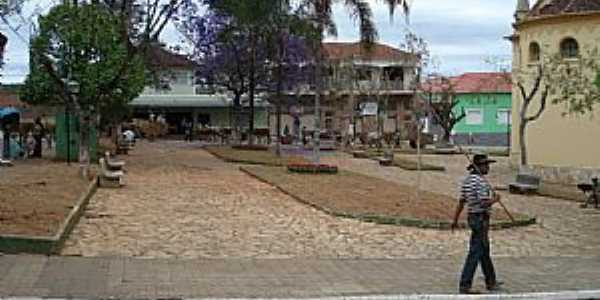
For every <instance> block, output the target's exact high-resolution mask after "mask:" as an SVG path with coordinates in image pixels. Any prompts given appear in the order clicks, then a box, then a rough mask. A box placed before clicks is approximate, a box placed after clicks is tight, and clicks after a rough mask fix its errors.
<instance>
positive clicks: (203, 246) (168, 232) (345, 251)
mask: <svg viewBox="0 0 600 300" xmlns="http://www.w3.org/2000/svg"><path fill="white" fill-rule="evenodd" d="M126 159H127V162H128V164H127V170H128V173H127V177H126V180H127V186H126V187H125V188H123V189H100V190H98V192H97V194H96V195H95V196H94V197H93V198H92V200H91V202H90V204H89V206H88V208H87V211H86V213H85V215H84V217H83V218H82V219H81V221H80V223H79V224H78V225H77V227H76V228H75V230H74V232H73V233H72V234H71V237H70V238H69V240H68V241H67V243H66V247H65V248H64V249H63V253H62V254H64V255H78V256H79V255H80V256H126V257H142V258H270V259H272V258H311V259H315V258H317V259H397V258H452V259H460V258H461V257H463V255H464V252H465V249H466V247H467V241H468V232H467V231H460V232H456V233H451V232H449V231H438V230H423V229H418V228H412V227H401V226H392V225H378V224H372V223H364V222H360V221H357V220H351V219H344V218H337V217H332V216H329V215H327V214H324V213H322V212H320V211H318V210H315V209H313V208H311V207H308V206H306V205H303V204H300V203H298V202H297V201H295V200H294V199H292V198H291V197H289V196H287V195H285V194H283V193H281V192H280V191H279V190H277V189H275V188H274V187H272V186H269V185H267V184H264V183H262V182H259V181H258V180H255V179H253V178H251V177H249V176H248V175H246V174H244V173H242V172H240V171H239V168H238V166H237V165H235V164H227V163H224V162H222V161H220V160H218V159H216V158H214V157H213V156H211V155H210V154H208V153H207V152H205V151H204V150H202V149H200V148H199V147H198V145H197V144H184V143H180V142H173V141H170V142H155V143H146V142H141V143H140V145H139V146H138V147H137V148H136V149H135V150H134V151H133V152H132V153H131V155H129V156H126ZM432 159H433V158H432ZM436 159H442V160H445V162H444V161H438V162H437V163H444V164H445V165H447V166H448V169H449V170H448V172H446V173H436V172H424V173H423V175H422V176H421V186H422V188H423V189H427V190H431V191H435V192H440V193H446V194H449V195H456V192H457V188H458V182H459V181H460V178H461V176H463V174H464V166H465V165H466V159H464V158H462V157H460V156H451V157H442V158H436ZM324 160H325V161H326V162H335V163H336V164H338V165H340V166H341V167H342V168H343V169H348V170H353V171H356V172H361V173H365V174H367V175H371V176H377V177H381V178H384V179H386V180H389V181H392V182H394V181H396V182H401V183H408V184H414V183H415V180H416V177H417V176H416V174H415V173H414V172H407V171H403V170H401V169H399V168H382V167H380V166H378V165H377V163H376V162H374V161H370V160H358V159H352V158H350V156H349V155H346V154H336V155H328V156H327V157H326V158H325V159H324ZM462 160H465V161H462ZM505 163H506V161H504V162H500V163H499V164H498V168H499V172H498V173H501V174H506V173H507V172H506V170H502V168H505V165H506V164H505ZM492 172H493V171H492ZM500 177H503V176H500ZM500 177H498V176H496V177H492V179H493V180H494V182H496V183H506V182H501V181H502V180H501V179H502V178H500ZM504 177H506V176H504ZM504 197H505V203H506V205H507V206H508V207H509V208H510V209H512V210H514V211H518V212H523V213H527V214H530V215H535V216H538V220H539V224H537V225H533V226H528V227H524V228H515V229H509V230H501V231H494V232H493V233H492V235H491V236H492V242H493V244H492V253H493V254H494V255H495V256H497V257H523V256H534V257H539V256H593V255H597V254H598V253H600V235H598V232H599V231H600V213H599V212H598V211H597V210H596V211H594V210H582V209H580V208H578V204H577V203H574V202H569V201H563V200H556V199H551V198H546V197H526V196H518V195H508V194H505V195H504Z"/></svg>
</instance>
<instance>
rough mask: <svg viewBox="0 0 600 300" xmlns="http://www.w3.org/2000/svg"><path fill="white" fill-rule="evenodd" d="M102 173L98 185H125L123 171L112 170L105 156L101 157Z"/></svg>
mask: <svg viewBox="0 0 600 300" xmlns="http://www.w3.org/2000/svg"><path fill="white" fill-rule="evenodd" d="M99 162H100V174H99V175H98V185H99V186H100V187H121V186H123V185H124V182H123V178H124V176H125V173H123V171H112V170H110V168H109V167H108V166H107V164H106V161H105V160H104V158H100V161H99Z"/></svg>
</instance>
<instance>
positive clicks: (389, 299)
mask: <svg viewBox="0 0 600 300" xmlns="http://www.w3.org/2000/svg"><path fill="white" fill-rule="evenodd" d="M599 298H600V290H593V291H560V292H540V293H517V294H491V295H442V294H439V295H433V294H432V295H428V294H422V295H419V294H414V295H373V296H368V295H365V296H340V297H319V298H314V297H311V298H272V299H273V300H457V299H474V300H512V299H532V300H537V299H544V300H577V299H599ZM204 299H215V300H216V299H219V300H255V298H183V299H182V300H204ZM17 300H24V299H17Z"/></svg>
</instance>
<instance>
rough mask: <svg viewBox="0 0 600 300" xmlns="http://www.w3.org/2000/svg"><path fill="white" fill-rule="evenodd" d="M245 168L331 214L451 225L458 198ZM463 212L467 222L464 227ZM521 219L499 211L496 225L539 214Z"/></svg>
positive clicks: (344, 175) (353, 176)
mask: <svg viewBox="0 0 600 300" xmlns="http://www.w3.org/2000/svg"><path fill="white" fill-rule="evenodd" d="M241 169H242V171H244V172H246V173H248V174H250V175H251V176H253V177H255V178H257V179H259V180H261V181H263V182H266V183H269V184H271V185H273V186H276V187H277V188H279V189H280V190H281V191H283V192H284V193H286V194H288V195H290V196H292V197H293V198H295V199H296V200H298V201H300V202H302V203H305V204H307V205H310V206H312V207H315V208H317V209H319V210H321V211H324V212H326V213H328V214H331V215H334V216H339V217H346V218H353V219H359V220H362V221H365V222H374V223H379V224H393V225H405V226H416V227H422V228H435V229H448V228H450V221H451V220H452V217H453V213H454V209H455V205H456V201H457V200H456V199H453V198H451V197H448V196H445V195H441V194H436V193H431V192H427V191H420V193H419V195H420V197H417V196H416V192H415V190H414V188H413V187H411V186H407V185H400V184H396V183H392V182H388V181H385V180H382V179H378V178H374V177H369V176H365V175H362V174H357V173H352V172H346V171H340V172H339V173H338V174H337V175H330V174H329V175H328V174H322V175H321V174H310V175H308V174H298V173H291V172H288V171H287V170H286V169H285V168H275V167H261V166H252V167H242V168H241ZM465 215H466V214H464V213H463V220H462V222H461V223H462V226H465V220H464V218H465ZM513 216H514V217H515V218H516V219H517V222H516V223H512V222H510V220H509V219H508V216H506V214H505V213H504V212H502V211H500V210H494V213H493V214H492V227H494V228H507V227H512V226H522V225H528V224H533V223H534V222H535V219H534V218H530V217H528V216H525V215H521V214H516V213H514V214H513Z"/></svg>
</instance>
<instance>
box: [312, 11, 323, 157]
mask: <svg viewBox="0 0 600 300" xmlns="http://www.w3.org/2000/svg"><path fill="white" fill-rule="evenodd" d="M323 29H324V24H323V23H322V22H319V28H318V30H319V38H318V39H317V43H316V45H315V65H316V68H315V88H316V92H315V131H314V137H313V162H314V163H315V164H319V163H320V161H321V158H320V150H321V102H320V101H321V99H320V97H321V94H322V93H323V85H322V83H323V82H322V78H321V68H322V67H323V66H322V65H323V56H322V55H323V53H322V51H321V50H322V49H321V43H322V41H323Z"/></svg>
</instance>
